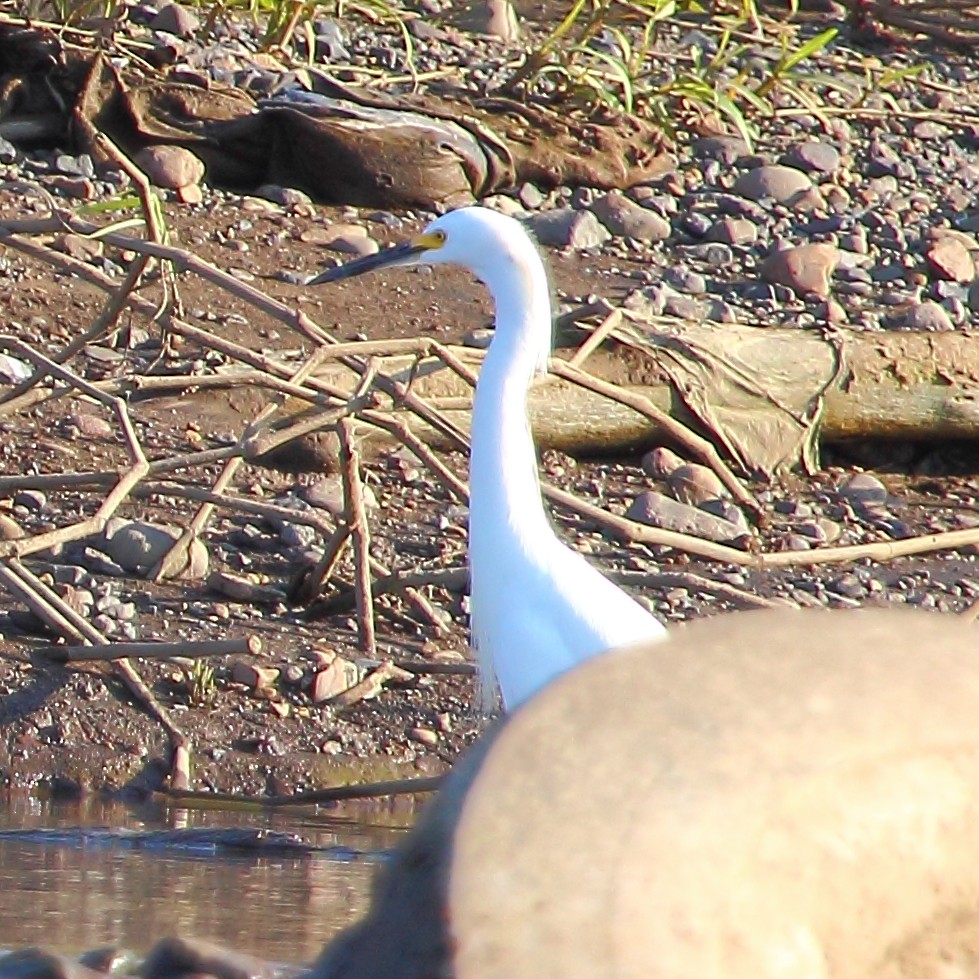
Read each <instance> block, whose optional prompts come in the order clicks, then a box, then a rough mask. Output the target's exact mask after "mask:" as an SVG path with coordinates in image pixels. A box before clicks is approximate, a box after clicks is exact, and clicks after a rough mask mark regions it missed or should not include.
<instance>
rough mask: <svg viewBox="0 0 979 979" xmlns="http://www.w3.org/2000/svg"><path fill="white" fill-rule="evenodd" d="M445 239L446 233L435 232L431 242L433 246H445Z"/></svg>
mask: <svg viewBox="0 0 979 979" xmlns="http://www.w3.org/2000/svg"><path fill="white" fill-rule="evenodd" d="M445 238H446V235H445V232H444V231H433V232H432V233H431V241H432V244H433V245H444V244H445Z"/></svg>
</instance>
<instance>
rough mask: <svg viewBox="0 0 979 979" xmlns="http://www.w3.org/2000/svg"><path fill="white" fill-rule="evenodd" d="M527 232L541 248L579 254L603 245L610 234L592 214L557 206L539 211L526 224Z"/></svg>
mask: <svg viewBox="0 0 979 979" xmlns="http://www.w3.org/2000/svg"><path fill="white" fill-rule="evenodd" d="M527 223H528V225H529V227H530V230H531V231H532V232H533V234H534V236H535V237H536V238H537V240H538V241H539V242H540V243H541V244H542V245H550V246H551V247H553V248H570V249H572V250H573V251H583V250H584V249H586V248H597V247H598V246H599V245H603V244H605V242H606V241H608V240H609V239H610V238H611V237H612V235H611V234H610V233H609V231H608V230H607V229H606V228H605V226H604V225H603V224H602V223H601V222H600V221H599V220H598V218H597V217H596V216H595V214H594V212H592V211H576V210H575V209H574V208H572V207H559V208H555V209H554V210H552V211H541V212H540V213H539V214H535V215H532V216H531V217H530V218H528V221H527Z"/></svg>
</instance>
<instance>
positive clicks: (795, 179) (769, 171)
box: [733, 163, 814, 204]
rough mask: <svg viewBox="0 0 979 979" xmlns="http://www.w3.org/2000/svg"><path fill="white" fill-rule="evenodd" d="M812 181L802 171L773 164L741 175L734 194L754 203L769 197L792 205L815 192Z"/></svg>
mask: <svg viewBox="0 0 979 979" xmlns="http://www.w3.org/2000/svg"><path fill="white" fill-rule="evenodd" d="M813 189H814V188H813V184H812V181H811V180H810V179H809V177H808V176H807V175H806V174H805V173H803V172H802V171H801V170H797V169H796V168H795V167H787V166H783V165H782V164H778V163H772V164H767V165H765V166H760V167H755V169H753V170H747V171H746V172H745V173H743V174H741V176H740V177H738V179H737V180H736V181H735V182H734V187H733V190H734V193H735V194H740V195H741V196H742V197H746V198H748V200H752V201H760V200H763V199H764V198H766V197H768V198H771V199H772V200H774V201H778V202H779V203H780V204H791V203H793V202H795V201H796V200H798V199H799V197H800V195H802V194H806V193H808V192H809V191H810V190H813Z"/></svg>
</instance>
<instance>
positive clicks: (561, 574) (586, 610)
mask: <svg viewBox="0 0 979 979" xmlns="http://www.w3.org/2000/svg"><path fill="white" fill-rule="evenodd" d="M446 263H454V264H456V265H462V266H464V267H465V268H467V269H469V270H470V271H471V272H473V273H474V274H475V275H476V276H477V278H479V279H480V280H481V281H482V282H483V284H484V285H486V287H487V288H488V289H489V291H490V293H491V294H492V297H493V301H494V303H495V306H496V331H495V334H494V337H493V341H492V343H491V344H490V349H489V352H488V354H487V355H486V359H485V361H484V362H483V366H482V370H481V372H480V375H479V383H478V385H477V387H476V397H475V401H474V404H473V419H472V454H471V459H470V474H469V482H470V508H469V567H470V575H471V579H472V596H471V600H472V632H473V639H474V641H475V646H476V649H477V651H478V653H479V660H480V666H481V668H482V672H483V676H484V682H486V683H487V685H489V684H491V683H492V677H493V676H495V677H496V680H497V682H498V683H499V685H500V689H501V691H502V694H503V702H504V704H505V706H506V708H507V709H508V710H511V709H513V708H514V707H516V706H517V705H518V704H520V703H522V702H523V701H524V700H526V699H527V698H528V697H529V696H530V695H531V694H533V693H534V692H535V691H537V690H539V689H540V688H541V687H543V686H545V685H546V684H547V683H549V682H550V681H551V680H553V679H554V678H555V677H556V676H558V675H559V674H561V673H563V672H564V671H565V670H567V669H569V668H570V667H572V666H574V665H575V664H576V663H580V662H582V661H583V660H586V659H589V658H590V657H592V656H595V655H597V654H598V653H601V652H603V651H604V650H606V649H609V648H611V647H613V646H623V645H626V644H628V643H633V642H638V641H641V640H648V639H656V638H660V637H662V636H663V635H665V632H666V630H665V629H664V627H663V626H662V624H661V623H660V622H659V621H658V620H657V619H656V618H655V616H653V615H652V614H651V613H650V612H648V611H647V610H646V609H645V608H643V606H642V605H640V604H639V603H638V602H637V601H636V600H635V599H633V598H631V597H630V596H629V595H627V594H626V593H625V592H624V591H622V590H621V589H620V588H619V587H618V586H616V585H614V584H613V583H612V582H611V581H609V579H608V578H606V577H605V576H604V575H602V574H601V573H600V572H599V571H598V570H597V569H595V568H593V567H592V566H591V565H590V564H589V563H588V562H587V561H586V560H585V559H584V558H583V557H582V556H581V555H580V554H578V553H577V552H576V551H573V550H571V548H569V547H567V546H566V545H565V544H563V543H562V542H561V541H560V540H559V539H558V537H557V535H556V534H555V532H554V529H553V527H552V526H551V523H550V521H549V519H548V516H547V514H546V513H545V511H544V506H543V502H542V500H541V494H540V483H539V482H538V477H537V456H536V452H535V450H534V442H533V438H532V436H531V433H530V425H529V422H528V419H527V407H526V402H527V389H528V387H529V385H530V382H531V381H532V380H533V377H534V374H535V373H536V372H538V371H545V370H546V369H547V359H548V356H549V355H550V352H551V320H552V317H551V294H550V288H549V285H548V281H547V273H546V271H545V269H544V263H543V260H542V259H541V256H540V253H539V252H538V250H537V248H536V246H535V245H534V243H533V241H532V240H531V239H530V237H529V235H528V234H527V233H526V231H524V229H523V227H522V226H521V225H520V224H519V222H517V221H515V220H514V219H513V218H509V217H506V216H504V215H502V214H498V213H496V212H494V211H490V210H487V209H486V208H482V207H466V208H462V209H460V210H458V211H452V212H450V213H449V214H446V215H443V216H442V217H440V218H438V219H437V220H435V221H433V222H432V223H431V224H430V225H429V226H428V228H427V229H426V230H425V231H424V232H422V233H421V234H420V235H418V236H416V237H415V238H412V239H411V240H409V241H406V242H404V243H403V244H400V245H395V246H394V247H392V248H388V249H387V250H385V251H381V252H378V253H377V254H375V255H369V256H367V257H365V258H360V259H356V260H354V261H352V262H349V263H348V264H346V265H342V266H339V267H337V268H334V269H329V270H327V271H326V272H323V273H321V274H320V275H317V276H314V277H313V278H311V279H310V280H309V283H308V284H310V285H315V284H317V283H321V282H332V281H334V280H336V279H344V278H348V277H350V276H354V275H360V274H361V273H363V272H368V271H371V270H374V269H380V268H389V267H391V266H398V265H416V264H422V265H435V264H446Z"/></svg>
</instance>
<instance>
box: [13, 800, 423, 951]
mask: <svg viewBox="0 0 979 979" xmlns="http://www.w3.org/2000/svg"><path fill="white" fill-rule="evenodd" d="M412 818H413V812H412V810H411V808H410V807H409V806H408V805H407V804H397V805H376V804H372V805H369V806H368V805H350V806H346V807H343V808H338V809H333V810H330V812H329V813H328V814H324V815H320V814H310V813H308V812H307V813H306V814H304V815H299V814H296V813H286V812H281V811H280V812H275V813H266V812H259V813H247V812H219V811H205V812H201V811H191V810H180V809H170V810H167V809H163V808H161V807H155V806H150V807H131V806H125V805H122V804H119V803H106V802H103V801H100V800H94V799H92V800H85V801H83V802H81V803H71V804H65V803H54V802H43V801H39V800H37V799H35V798H29V797H20V798H4V799H0V830H8V829H23V828H31V829H35V828H36V829H51V828H54V827H82V826H114V827H125V828H128V829H138V830H142V829H176V828H183V827H216V826H234V827H249V828H266V829H272V830H276V831H280V832H291V833H297V834H299V835H301V836H302V837H303V839H305V840H306V841H307V842H309V843H312V844H315V845H317V846H324V847H336V848H337V849H336V850H335V851H333V852H329V853H326V854H319V853H317V854H316V855H314V856H312V857H310V858H305V859H304V858H293V857H291V856H289V857H283V856H280V855H275V856H251V855H239V854H234V855H229V854H227V853H220V854H214V853H208V854H192V853H185V852H177V851H176V850H175V849H173V848H165V849H162V850H151V851H147V850H134V849H132V848H129V847H125V846H119V845H116V844H103V843H98V844H96V845H91V844H89V845H84V846H83V845H79V844H75V845H71V844H65V843H50V842H38V841H26V840H18V841H16V842H10V841H8V840H3V841H0V948H7V949H9V948H17V947H23V946H27V945H43V946H44V947H46V948H49V949H52V950H55V951H61V952H66V953H78V952H81V951H84V950H86V949H91V948H96V947H98V946H101V945H115V946H120V947H125V948H129V949H132V950H134V951H136V952H138V953H144V952H146V951H147V950H148V949H149V948H150V947H151V946H152V945H153V943H154V942H156V941H157V940H159V939H160V938H163V937H165V936H166V935H170V934H180V935H184V936H194V937H198V938H206V939H209V940H212V941H215V942H218V943H221V944H224V945H226V946H228V947H230V948H233V949H235V950H237V951H242V952H250V953H252V954H255V955H259V956H261V957H263V958H267V959H273V960H277V961H282V962H292V963H300V962H307V961H310V960H311V959H313V958H314V957H315V956H316V955H317V954H318V953H319V951H320V949H321V948H322V946H323V944H324V943H325V942H326V941H327V940H328V939H329V938H331V937H332V936H333V935H334V934H335V933H336V932H337V931H339V930H340V929H341V928H342V927H343V926H344V925H346V924H347V923H349V922H350V921H352V920H353V919H354V918H355V917H357V916H358V915H359V914H360V912H362V911H363V909H364V908H365V906H366V903H367V897H368V893H369V888H370V881H371V877H372V874H373V871H374V869H375V868H376V866H377V863H378V860H379V859H381V856H382V854H383V852H384V851H386V850H388V849H390V848H391V847H392V846H393V845H394V844H396V843H397V841H398V840H399V839H400V837H401V835H402V834H403V833H404V830H405V827H406V826H407V825H408V824H409V823H410V822H411V820H412Z"/></svg>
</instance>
